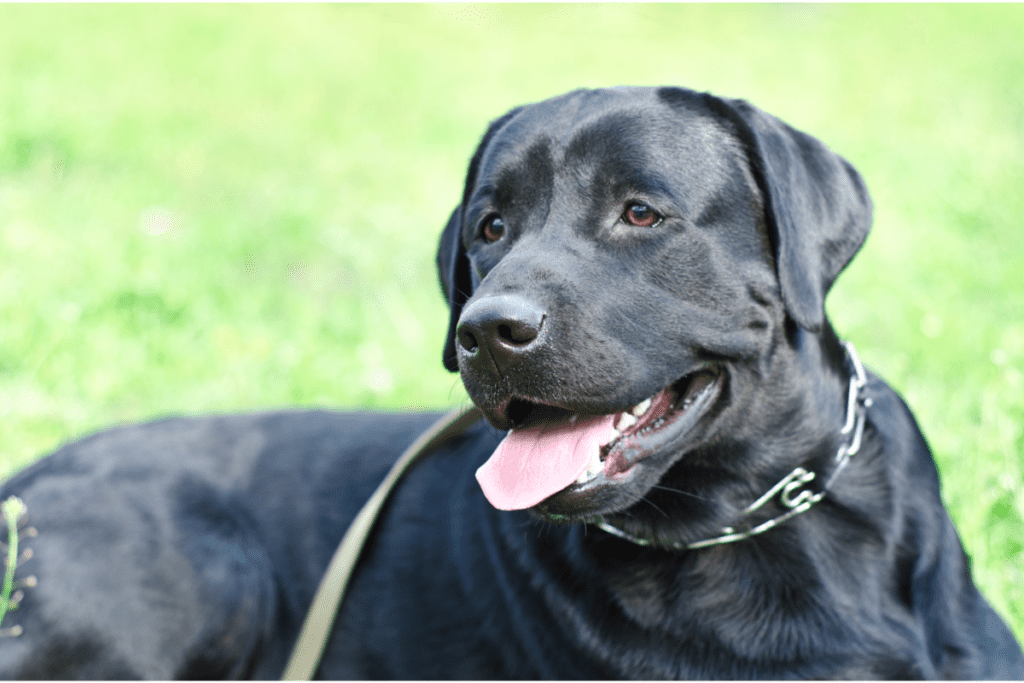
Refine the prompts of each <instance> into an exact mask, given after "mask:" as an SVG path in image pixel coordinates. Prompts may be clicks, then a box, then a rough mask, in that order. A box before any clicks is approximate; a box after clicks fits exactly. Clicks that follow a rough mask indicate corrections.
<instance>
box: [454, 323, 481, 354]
mask: <svg viewBox="0 0 1024 683" xmlns="http://www.w3.org/2000/svg"><path fill="white" fill-rule="evenodd" d="M458 338H459V345H460V346H461V347H462V348H464V349H465V350H466V351H469V352H470V353H472V352H474V351H476V347H478V346H479V345H480V344H478V343H477V341H476V337H474V336H473V333H472V332H470V331H469V330H468V329H466V328H465V327H460V328H459V330H458Z"/></svg>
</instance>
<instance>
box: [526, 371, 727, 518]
mask: <svg viewBox="0 0 1024 683" xmlns="http://www.w3.org/2000/svg"><path fill="white" fill-rule="evenodd" d="M725 382H726V373H725V372H724V371H722V370H721V369H711V368H709V369H703V370H700V371H698V372H693V373H690V374H688V375H686V376H685V377H683V378H681V379H680V380H679V381H677V382H675V383H673V384H672V385H671V386H669V387H667V388H666V389H664V390H662V391H661V392H659V393H658V394H656V395H655V396H653V397H651V398H650V399H648V400H647V401H643V402H641V403H640V404H639V405H638V406H635V407H634V408H632V409H627V410H625V411H622V413H621V414H616V419H615V424H616V425H617V426H619V425H621V426H622V428H620V432H621V434H620V436H618V437H616V438H615V439H614V440H612V441H611V442H610V443H608V444H607V445H605V446H603V447H602V448H601V449H600V461H598V460H597V459H596V458H595V460H594V462H593V463H592V464H591V466H590V467H588V469H587V471H586V472H584V473H583V474H581V475H580V477H579V479H577V480H576V481H575V482H574V483H572V484H570V485H569V486H567V487H566V488H564V489H562V490H561V491H559V492H558V493H555V494H554V495H552V496H549V497H548V498H546V499H544V500H543V501H541V502H540V503H538V504H537V505H535V506H533V507H532V508H530V512H531V513H532V514H534V515H535V516H537V517H539V518H541V519H544V520H547V521H553V522H563V523H574V522H582V521H586V520H589V519H592V518H594V517H600V516H605V515H611V514H614V513H616V512H621V511H623V510H625V509H627V508H629V507H631V506H632V505H634V504H636V503H637V502H638V501H640V500H641V499H642V498H643V497H644V496H645V495H646V494H647V493H648V492H649V491H650V490H651V489H652V488H654V487H655V486H656V485H657V484H658V482H659V481H660V480H661V478H662V477H663V476H664V475H665V473H666V472H667V471H668V470H669V468H671V467H672V466H673V465H674V464H675V463H676V462H678V461H679V460H680V459H681V458H683V457H684V456H685V455H686V453H688V452H690V451H692V450H693V449H694V448H695V447H697V446H699V445H700V443H701V442H702V440H703V438H704V437H705V436H706V433H707V430H706V429H705V427H706V425H707V423H708V422H709V421H710V420H711V419H713V416H714V414H715V413H716V411H715V410H714V408H715V407H716V406H717V405H718V403H719V401H720V399H721V397H722V396H723V388H724V385H725ZM648 402H649V403H648ZM636 413H639V416H637V415H636Z"/></svg>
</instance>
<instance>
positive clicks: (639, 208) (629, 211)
mask: <svg viewBox="0 0 1024 683" xmlns="http://www.w3.org/2000/svg"><path fill="white" fill-rule="evenodd" d="M622 217H623V219H625V221H626V222H627V223H629V224H630V225H635V226H637V227H638V228H650V227H652V226H654V225H657V224H658V223H660V222H661V216H659V215H658V213H657V212H656V211H655V210H654V209H652V208H651V207H649V206H647V205H646V204H641V203H640V202H634V203H633V204H630V205H629V206H627V207H626V213H624V214H622Z"/></svg>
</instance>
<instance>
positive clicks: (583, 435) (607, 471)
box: [477, 369, 721, 510]
mask: <svg viewBox="0 0 1024 683" xmlns="http://www.w3.org/2000/svg"><path fill="white" fill-rule="evenodd" d="M720 389H721V373H720V372H719V371H717V370H713V369H703V370H700V371H697V372H692V373H690V374H688V375H686V376H685V377H683V378H682V379H680V380H679V381H677V382H675V383H673V384H672V385H671V386H669V387H667V388H665V389H663V390H662V391H660V392H658V393H657V394H655V395H654V396H651V397H650V398H648V399H645V400H644V401H641V402H640V403H638V404H637V405H635V406H633V407H632V408H629V409H627V410H623V411H621V412H616V413H611V414H607V415H590V416H583V415H576V414H572V413H569V412H568V411H566V410H563V409H560V408H553V407H548V406H537V405H532V406H525V407H524V406H519V407H517V409H518V410H525V411H528V415H527V416H526V418H525V419H524V420H523V422H522V424H520V425H519V426H517V427H516V428H514V429H512V430H511V431H510V432H509V433H508V436H506V437H505V439H504V440H503V441H502V442H501V444H500V445H499V446H498V448H497V449H496V450H495V452H494V454H493V455H492V456H491V457H490V459H489V460H488V461H487V462H486V463H484V464H483V465H482V466H481V467H480V469H479V470H477V480H478V481H479V482H480V486H481V488H482V489H483V491H484V495H486V496H487V499H488V500H489V501H490V502H491V504H492V505H494V506H495V507H496V508H498V509H501V510H521V509H525V508H529V507H533V506H534V505H537V504H538V503H540V502H541V501H543V500H545V499H547V498H549V497H551V496H552V495H554V494H556V493H558V492H560V491H562V490H565V489H583V488H586V487H589V486H593V485H594V484H596V483H601V484H614V483H615V482H617V481H623V480H625V479H627V478H628V477H629V475H630V473H631V471H632V470H633V468H634V467H635V466H636V465H637V464H638V463H640V462H642V461H643V460H645V459H647V458H648V457H650V456H651V455H653V454H655V453H658V452H659V451H660V450H662V449H664V448H666V447H669V446H671V445H673V444H674V443H675V442H676V441H677V440H678V439H679V438H680V437H682V436H683V435H685V434H686V433H687V432H689V431H690V430H691V429H692V428H693V427H694V426H695V425H696V424H697V423H698V421H699V420H700V418H701V417H702V416H703V415H704V414H705V413H706V412H707V411H708V409H709V408H710V407H711V406H712V405H713V404H714V403H715V399H716V398H717V397H718V395H719V393H720Z"/></svg>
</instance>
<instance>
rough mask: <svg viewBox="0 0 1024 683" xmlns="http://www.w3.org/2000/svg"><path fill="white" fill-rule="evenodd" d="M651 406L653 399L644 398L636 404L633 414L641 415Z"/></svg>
mask: <svg viewBox="0 0 1024 683" xmlns="http://www.w3.org/2000/svg"><path fill="white" fill-rule="evenodd" d="M650 407H651V399H649V398H645V399H644V400H642V401H640V402H639V403H637V404H636V407H635V408H633V414H634V415H636V416H637V417H640V416H641V415H643V414H644V413H646V412H647V410H648V409H649V408H650Z"/></svg>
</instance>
